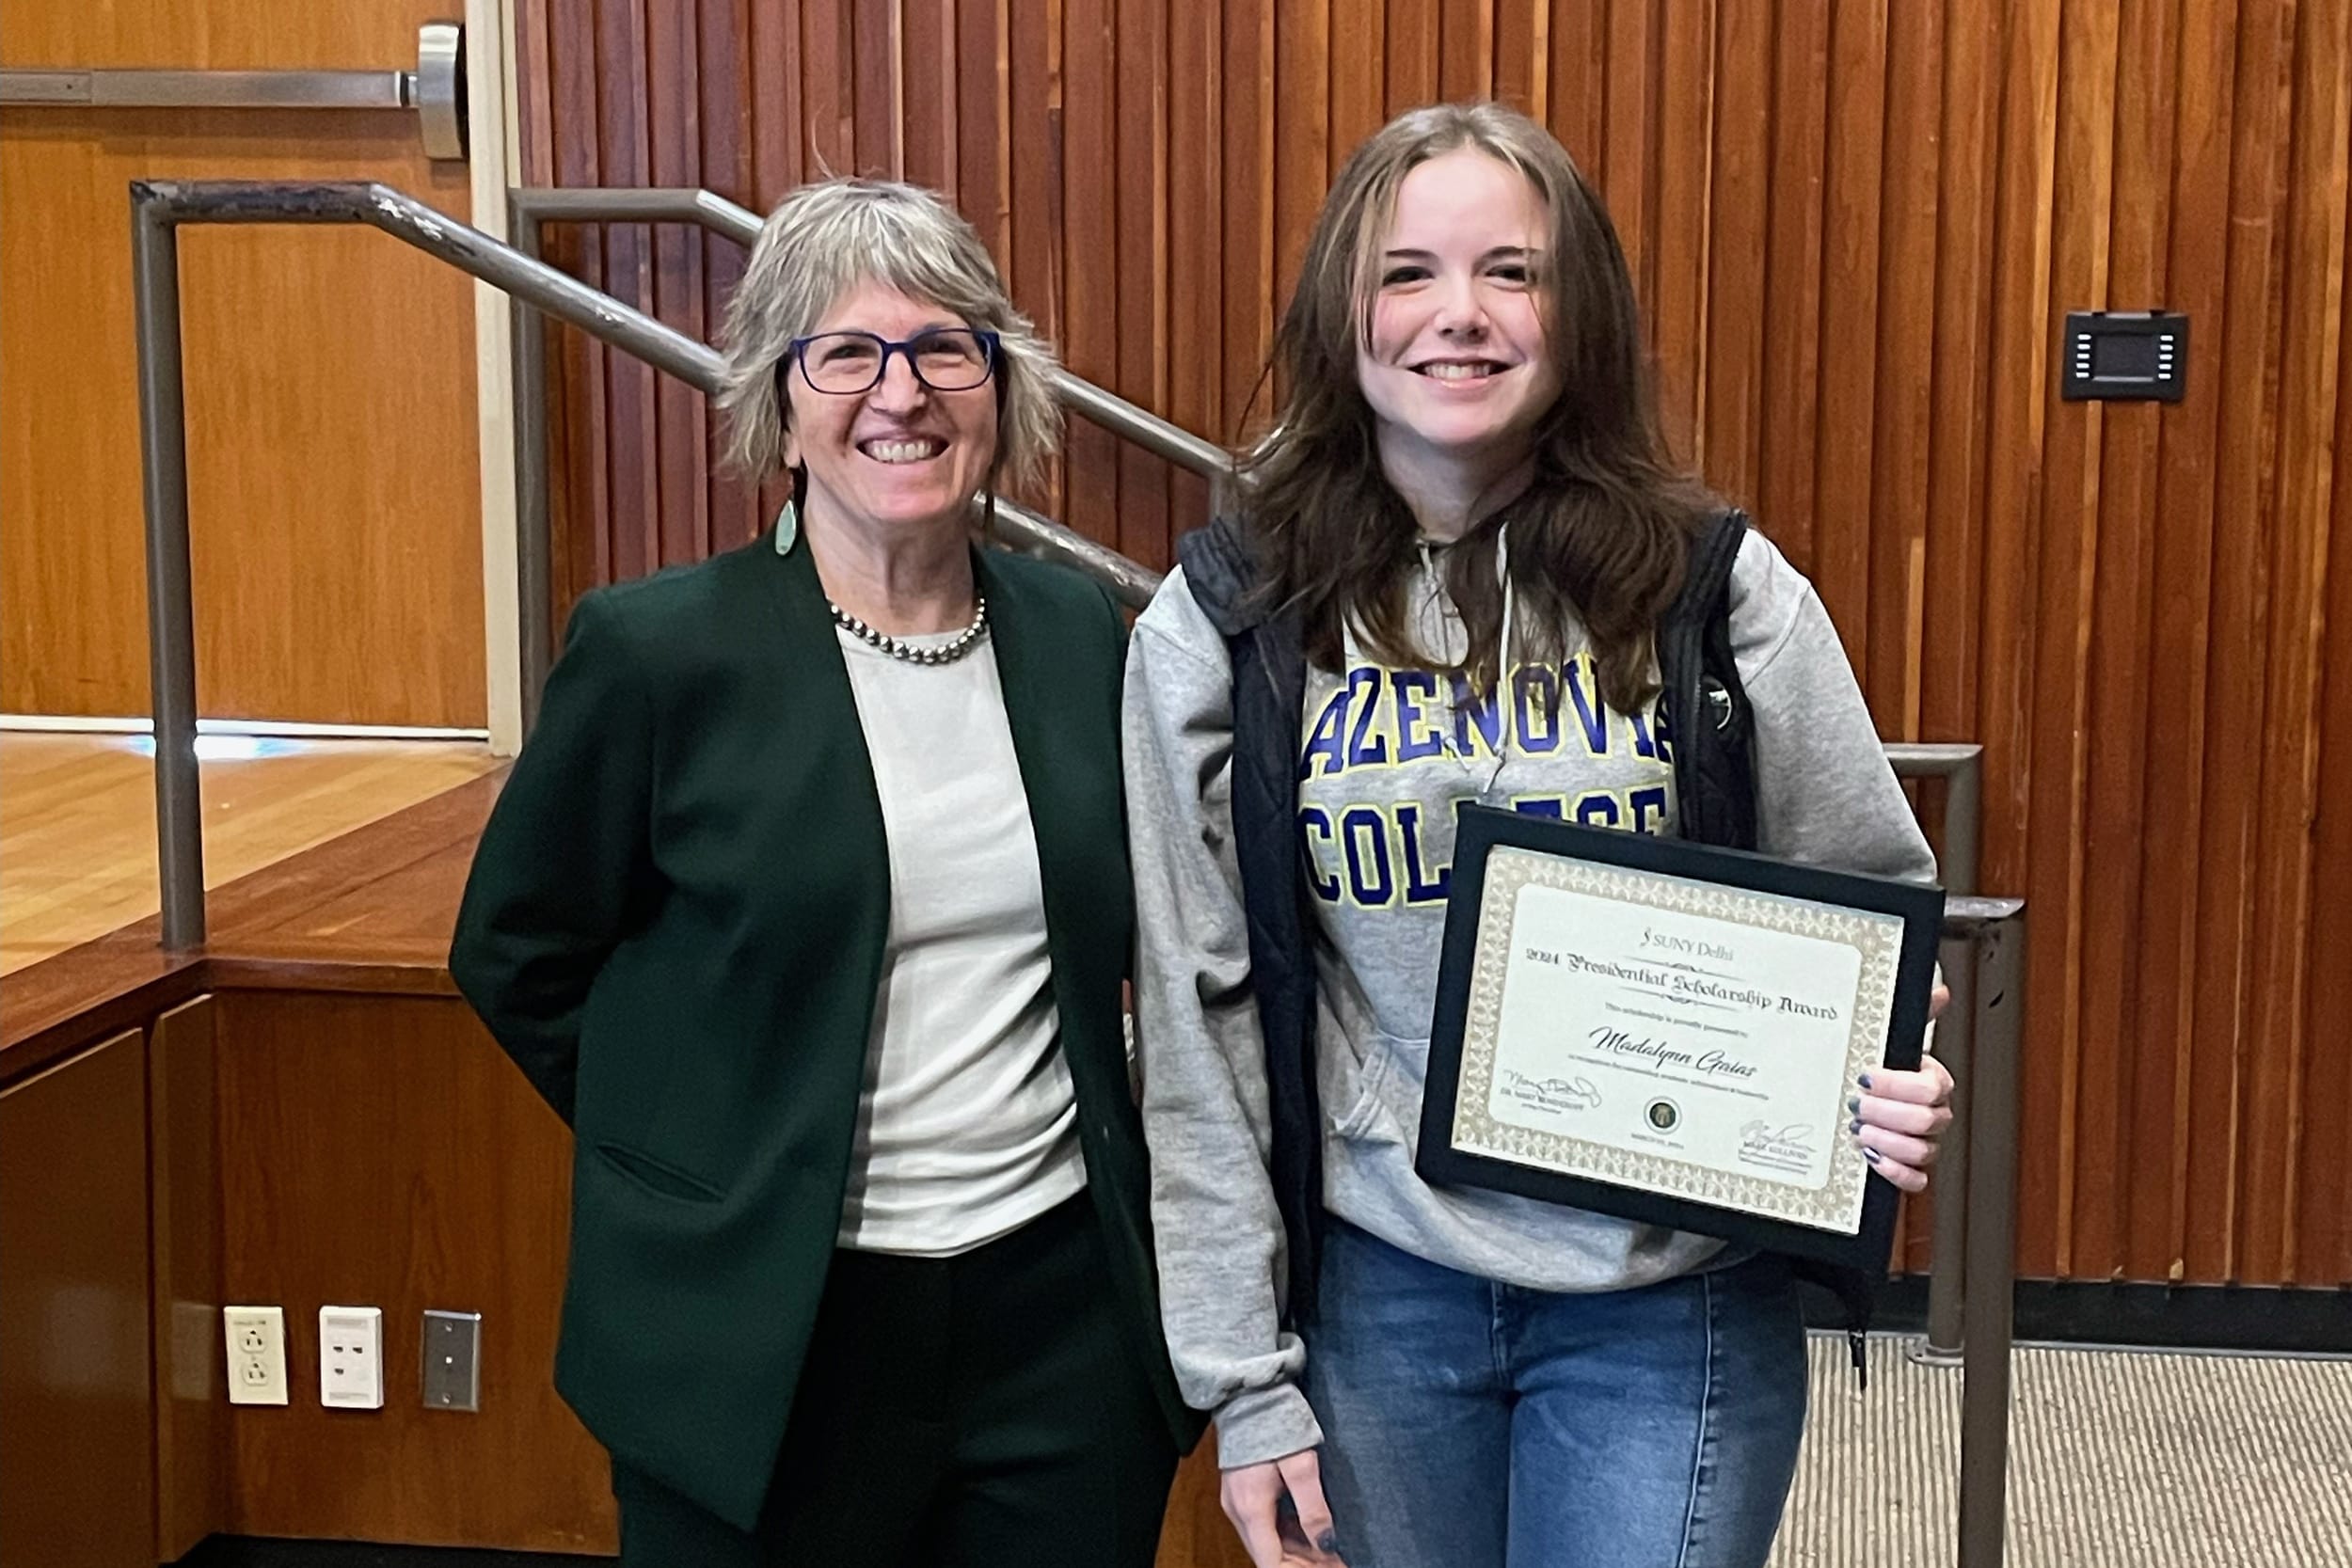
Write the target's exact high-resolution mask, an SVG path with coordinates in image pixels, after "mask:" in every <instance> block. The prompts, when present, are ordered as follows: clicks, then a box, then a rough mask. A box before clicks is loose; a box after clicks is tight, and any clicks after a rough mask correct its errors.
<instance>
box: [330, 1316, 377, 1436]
mask: <svg viewBox="0 0 2352 1568" xmlns="http://www.w3.org/2000/svg"><path fill="white" fill-rule="evenodd" d="M319 1403H321V1404H325V1405H331V1406H333V1407H334V1408H336V1409H338V1410H381V1409H383V1408H384V1312H383V1309H382V1308H381V1307H320V1308H319Z"/></svg>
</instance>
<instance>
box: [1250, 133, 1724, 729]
mask: <svg viewBox="0 0 2352 1568" xmlns="http://www.w3.org/2000/svg"><path fill="white" fill-rule="evenodd" d="M1461 148H1470V149H1474V150H1478V151H1481V152H1484V153H1486V154H1487V155H1488V156H1490V157H1492V158H1494V159H1496V160H1497V161H1498V162H1500V163H1502V164H1503V165H1504V166H1508V167H1510V168H1513V169H1516V170H1518V172H1519V173H1520V174H1521V175H1523V176H1525V177H1526V179H1527V181H1528V182H1529V183H1530V184H1532V185H1533V186H1534V189H1535V194H1536V196H1537V198H1539V200H1540V201H1541V202H1542V204H1543V208H1544V212H1545V215H1546V224H1547V228H1548V233H1547V237H1546V240H1545V244H1544V255H1543V257H1542V259H1541V261H1540V262H1539V264H1538V266H1537V268H1536V277H1535V286H1536V288H1537V290H1538V303H1539V309H1540V312H1541V316H1542V320H1543V324H1544V344H1545V352H1546V353H1547V354H1549V356H1551V359H1552V362H1553V364H1554V366H1555V367H1556V368H1557V370H1558V372H1559V373H1560V380H1561V392H1560V396H1559V398H1558V400H1557V401H1556V402H1555V403H1554V404H1552V406H1551V407H1550V408H1549V410H1548V411H1547V412H1546V413H1545V414H1544V416H1543V418H1542V420H1541V421H1540V423H1539V424H1538V425H1537V427H1536V429H1535V431H1534V436H1533V445H1534V450H1533V453H1532V456H1533V465H1534V478H1533V480H1532V482H1531V483H1529V485H1528V487H1527V489H1526V491H1525V492H1524V493H1523V494H1522V495H1520V496H1519V497H1518V499H1514V500H1512V501H1510V502H1509V503H1508V504H1507V506H1505V507H1504V508H1502V510H1501V511H1499V512H1497V513H1494V514H1491V515H1487V516H1486V517H1483V518H1479V519H1477V520H1476V521H1475V522H1474V523H1473V524H1472V526H1471V528H1470V530H1469V531H1468V532H1466V533H1465V534H1464V535H1463V537H1462V539H1461V541H1460V542H1459V543H1458V544H1457V545H1456V546H1454V547H1453V548H1452V549H1450V550H1448V551H1447V552H1446V555H1445V558H1444V560H1445V564H1444V570H1445V576H1446V588H1447V590H1448V592H1449V593H1450V594H1451V595H1452V597H1453V600H1454V605H1455V606H1456V607H1457V609H1458V610H1459V611H1460V613H1461V616H1462V619H1463V623H1464V625H1465V626H1466V627H1467V628H1468V630H1469V632H1470V649H1469V656H1468V658H1467V660H1466V664H1467V668H1468V671H1469V673H1470V678H1471V680H1472V681H1473V683H1475V685H1476V686H1477V687H1479V688H1480V689H1485V688H1486V686H1487V685H1488V684H1489V683H1491V682H1493V681H1494V680H1495V679H1496V678H1497V675H1498V671H1499V667H1500V665H1501V663H1502V651H1501V649H1500V647H1499V644H1500V642H1501V641H1502V629H1501V622H1502V590H1501V588H1500V587H1499V585H1498V584H1497V582H1496V573H1495V549H1496V532H1497V529H1498V525H1499V524H1500V523H1501V522H1502V519H1503V518H1504V517H1505V516H1507V517H1508V518H1509V520H1510V523H1511V535H1510V552H1509V554H1510V573H1511V582H1512V586H1513V588H1514V590H1515V591H1516V594H1517V596H1518V604H1519V606H1520V610H1519V613H1518V615H1517V616H1515V630H1516V629H1517V627H1518V626H1524V627H1525V630H1526V639H1527V644H1528V645H1529V646H1531V647H1532V648H1533V649H1534V650H1535V651H1537V652H1538V653H1539V654H1541V655H1542V656H1544V657H1553V658H1556V657H1560V656H1561V655H1562V654H1563V652H1564V651H1565V650H1563V649H1562V648H1561V646H1560V642H1561V635H1562V628H1563V626H1564V624H1565V616H1566V615H1567V614H1570V613H1573V614H1574V615H1575V616H1576V617H1577V618H1578V619H1579V620H1581V622H1582V623H1583V625H1584V628H1585V631H1586V633H1587V635H1588V636H1589V637H1590V639H1591V641H1592V647H1593V655H1594V664H1595V668H1596V673H1597V675H1598V676H1599V686H1600V690H1601V694H1602V696H1603V697H1604V698H1605V699H1606V700H1607V701H1608V703H1609V704H1610V705H1611V706H1613V707H1614V708H1616V709H1617V710H1618V711H1620V712H1630V711H1633V710H1635V709H1637V708H1638V707H1639V706H1641V705H1643V704H1644V703H1645V702H1646V701H1647V700H1648V699H1649V697H1650V696H1651V694H1652V693H1653V692H1655V690H1656V689H1657V676H1656V673H1655V665H1656V657H1655V652H1654V641H1655V634H1656V630H1657V626H1658V622H1659V619H1660V617H1661V616H1662V615H1663V614H1664V612H1665V611H1666V610H1667V608H1668V607H1669V606H1670V605H1671V604H1672V602H1673V599H1674V595H1675V594H1676V593H1677V591H1678V590H1679V589H1680V587H1681V584H1682V578H1683V574H1684V571H1685V569H1686V564H1687V561H1688V557H1689V553H1690V539H1691V533H1692V528H1693V526H1694V525H1695V524H1696V523H1697V522H1698V521H1699V520H1700V519H1701V518H1702V517H1703V516H1704V515H1706V514H1707V513H1708V511H1709V510H1710V509H1711V507H1712V506H1713V504H1714V503H1713V501H1712V500H1711V499H1710V498H1709V497H1708V495H1707V493H1706V491H1705V490H1704V489H1703V488H1702V487H1701V486H1700V485H1699V484H1698V483H1696V482H1695V481H1694V480H1692V478H1691V477H1690V476H1689V475H1688V474H1686V473H1685V472H1683V471H1682V470H1681V469H1680V468H1678V467H1677V466H1676V465H1675V463H1674V461H1673V460H1672V458H1671V457H1670V456H1669V455H1668V453H1667V451H1666V444H1665V439H1664V437H1663V436H1662V435H1661V432H1660V429H1659V423H1658V414H1657V405H1656V403H1655V400H1654V396H1653V394H1652V392H1651V389H1650V386H1649V377H1648V375H1647V373H1646V370H1645V364H1644V358H1643V348H1642V335H1641V323H1640V320H1639V317H1638V315H1637V314H1636V311H1635V307H1634V299H1633V282H1632V278H1631V277H1630V276H1629V274H1628V272H1627V269H1626V263H1625V252H1624V250H1623V249H1622V247H1620V246H1619V245H1618V243H1617V231H1616V229H1615V227H1614V225H1613V224H1612V223H1611V222H1610V221H1609V214H1608V212H1607V211H1606V210H1605V209H1604V208H1603V207H1602V206H1601V203H1600V198H1598V197H1597V195H1595V194H1594V192H1593V189H1592V187H1591V186H1590V185H1589V184H1587V183H1586V182H1585V180H1584V176H1583V175H1582V174H1581V172H1579V171H1578V169H1577V166H1576V164H1575V162H1574V161H1573V160H1572V159H1570V158H1569V156H1568V153H1567V150H1566V149H1565V148H1564V147H1562V146H1561V145H1560V144H1559V143H1558V142H1557V141H1555V140H1553V139H1552V137H1551V136H1550V135H1549V133H1547V132H1546V131H1545V130H1544V129H1543V128H1542V127H1541V126H1539V125H1537V124H1535V123H1534V121H1533V120H1531V119H1527V118H1526V117H1525V116H1523V115H1520V114H1518V113H1516V112H1514V111H1513V110H1510V109H1507V108H1504V107H1502V105H1500V104H1496V103H1443V104H1437V105H1433V106H1431V107H1428V108H1422V109H1415V110H1412V111H1411V112H1410V113H1407V114H1405V115H1401V116H1399V117H1398V118H1396V119H1392V120H1391V121H1390V122H1389V123H1388V124H1387V125H1385V126H1383V127H1382V128H1381V129H1380V130H1379V131H1377V132H1375V133H1374V134H1373V135H1372V136H1371V137H1370V138H1368V139H1367V140H1366V141H1364V142H1363V144H1362V145H1360V146H1359V147H1358V148H1357V149H1356V150H1355V151H1354V152H1353V153H1351V154H1350V155H1349V157H1348V160H1347V163H1346V166H1344V167H1343V168H1342V169H1341V170H1340V174H1339V178H1338V180H1337V181H1336V182H1333V184H1332V187H1331V193H1330V195H1329V197H1327V198H1326V199H1325V201H1324V204H1323V212H1322V214H1321V215H1320V216H1319V217H1317V219H1316V220H1315V228H1314V232H1313V235H1312V236H1311V238H1310V239H1309V241H1308V244H1307V251H1306V256H1305V259H1304V263H1303V265H1302V268H1301V271H1300V274H1299V279H1298V287H1297V290H1296V292H1295V293H1293V294H1292V296H1291V303H1290V308H1289V309H1288V310H1287V311H1285V312H1284V314H1283V317H1282V324H1281V326H1280V328H1279V330H1278V332H1277V334H1276V337H1275V344H1274V363H1275V368H1276V369H1277V370H1278V371H1279V372H1280V377H1281V380H1282V382H1283V383H1284V384H1285V385H1286V386H1287V387H1288V388H1289V392H1288V395H1287V398H1286V399H1285V402H1284V404H1283V406H1282V407H1281V409H1280V411H1279V418H1278V420H1277V421H1276V424H1275V428H1274V429H1273V431H1272V432H1271V433H1270V434H1269V435H1268V436H1266V437H1265V438H1264V439H1263V440H1262V441H1260V442H1259V443H1258V444H1257V446H1256V447H1255V448H1253V449H1252V450H1251V451H1248V452H1247V453H1246V454H1244V455H1243V457H1242V458H1241V459H1240V467H1241V471H1242V473H1243V474H1244V476H1245V477H1247V478H1248V480H1249V481H1250V482H1251V483H1249V484H1248V486H1247V487H1246V488H1247V490H1248V499H1247V501H1246V502H1245V506H1246V513H1245V516H1246V520H1247V522H1248V531H1249V534H1250V538H1251V542H1252V544H1253V546H1254V548H1255V553H1256V556H1257V560H1258V564H1259V569H1260V571H1261V573H1262V574H1263V576H1262V581H1261V587H1260V590H1259V591H1260V593H1261V594H1262V595H1263V602H1264V603H1266V604H1267V605H1269V606H1282V607H1290V606H1295V607H1296V608H1297V609H1298V610H1300V612H1301V615H1302V618H1303V620H1304V623H1305V627H1306V637H1307V655H1308V657H1310V658H1311V659H1312V660H1313V661H1314V662H1315V663H1316V664H1317V665H1319V666H1321V667H1323V668H1325V669H1338V668H1340V667H1341V666H1342V664H1343V662H1344V653H1343V645H1344V644H1343V637H1344V631H1345V628H1346V626H1348V624H1350V623H1351V622H1352V623H1353V624H1354V626H1356V628H1357V629H1358V631H1359V634H1360V635H1361V636H1362V637H1363V639H1364V641H1365V643H1366V646H1367V648H1368V649H1369V651H1370V652H1371V653H1372V654H1373V656H1374V657H1377V658H1379V659H1381V660H1383V661H1384V662H1387V663H1390V664H1392V665H1417V666H1424V667H1425V666H1431V665H1434V664H1436V663H1438V657H1435V656H1433V655H1432V654H1431V653H1429V652H1428V651H1426V650H1424V649H1422V648H1421V647H1420V646H1419V641H1418V639H1417V638H1416V637H1415V635H1414V631H1413V623H1412V617H1411V615H1410V613H1409V612H1408V610H1407V607H1406V587H1407V583H1408V579H1409V578H1410V576H1411V572H1412V568H1413V564H1414V560H1415V540H1416V538H1417V537H1418V534H1419V530H1418V527H1417V525H1416V524H1415V523H1414V520H1413V515H1412V513H1411V512H1410V510H1409V509H1408V508H1407V507H1406V503H1405V500H1404V499H1403V498H1402V497H1401V496H1399V495H1398V494H1397V493H1396V491H1395V489H1394V488H1393V487H1392V486H1391V484H1390V483H1389V482H1388V479H1387V477H1386V476H1385V475H1384V474H1383V473H1382V471H1381V467H1380V455H1379V450H1378V446H1377V442H1376V439H1375V423H1374V419H1373V413H1372V408H1371V406H1370V404H1367V403H1366V402H1365V401H1364V395H1363V391H1362V388H1361V387H1360V385H1359V381H1358V379H1357V360H1356V356H1357V350H1358V348H1359V344H1363V343H1365V342H1368V341H1369V340H1370V333H1371V320H1372V302H1373V294H1374V292H1375V287H1376V285H1377V279H1378V277H1379V276H1380V274H1379V271H1378V266H1379V257H1380V254H1381V251H1382V248H1383V246H1384V245H1386V243H1387V239H1388V234H1389V230H1390V226H1391V221H1392V219H1393V217H1394V214H1395V210H1396V196H1397V189H1398V187H1399V186H1400V185H1402V184H1403V183H1404V181H1405V177H1406V174H1408V173H1409V172H1411V170H1412V169H1413V168H1414V167H1416V166H1419V165H1421V164H1423V163H1426V162H1427V161H1429V160H1430V159H1432V158H1435V157H1438V156H1440V155H1442V154H1444V153H1447V152H1452V151H1454V150H1457V149H1461ZM1514 641H1518V639H1517V638H1516V637H1515V639H1514Z"/></svg>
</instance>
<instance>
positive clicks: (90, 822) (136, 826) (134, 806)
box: [0, 730, 499, 974]
mask: <svg viewBox="0 0 2352 1568" xmlns="http://www.w3.org/2000/svg"><path fill="white" fill-rule="evenodd" d="M204 747H205V749H207V750H215V749H217V750H219V751H221V752H226V753H229V754H224V755H217V756H206V757H204V758H202V759H201V760H200V761H199V764H198V768H199V771H200V773H201V776H202V780H203V801H204V869H205V879H206V881H207V882H208V883H209V884H210V885H211V886H213V887H215V888H219V887H223V886H226V885H227V884H228V883H230V882H232V881H235V880H236V879H238V878H240V877H243V876H246V875H247V874H248V873H250V872H254V871H258V870H260V869H261V868H262V867H263V866H265V865H269V864H272V863H276V862H278V861H281V860H283V859H285V858H286V857H287V856H289V855H293V854H296V853H299V852H300V851H302V850H304V849H308V848H310V847H313V846H315V845H320V844H325V843H326V842H327V841H328V840H330V839H334V838H338V837H340V836H342V834H344V833H347V832H351V831H353V830H354V829H356V828H359V827H362V826H364V825H366V824H367V823H370V822H373V821H376V820H378V819H380V818H383V817H387V816H391V815H393V814H394V813H395V812H399V811H403V810H405V809H406V808H407V807H409V806H412V805H415V804H417V803H418V802H419V801H421V800H430V799H432V798H433V797H434V796H436V795H438V794H440V793H441V792H442V791H444V790H447V789H451V788H453V787H454V786H456V785H458V784H464V783H465V782H466V781H467V780H469V779H474V778H479V777H481V776H482V775H483V774H485V773H487V772H490V771H491V770H493V769H494V768H497V767H498V766H499V763H498V759H497V758H495V757H493V756H491V755H490V751H489V748H488V747H487V746H486V745H485V744H483V743H481V742H478V741H442V740H277V739H253V740H246V739H243V738H241V737H233V736H206V737H205V741H204ZM157 908H158V901H157V895H156V886H155V768H154V763H153V762H152V761H151V758H150V755H149V748H148V741H147V739H146V737H145V736H121V735H64V734H46V733H40V732H33V731H24V730H8V731H0V974H11V973H13V972H15V971H17V970H20V969H23V968H24V967H25V966H26V965H28V964H32V963H37V962H39V961H40V960H41V959H43V958H50V957H52V956H54V955H56V954H57V953H61V952H64V951H65V950H66V949H67V948H69V947H72V946H74V945H76V944H77V943H80V942H88V941H90V940H91V939H93V938H95V937H101V936H103V935H105V934H106V933H107V932H109V931H112V930H116V929H118V928H119V927H124V926H128V925H130V924H131V923H132V922H134V921H135V920H138V919H140V918H141V917H143V916H146V915H151V914H153V913H154V912H155V911H156V909H157Z"/></svg>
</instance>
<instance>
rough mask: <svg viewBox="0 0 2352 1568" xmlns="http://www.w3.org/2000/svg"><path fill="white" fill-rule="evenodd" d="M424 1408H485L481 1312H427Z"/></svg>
mask: <svg viewBox="0 0 2352 1568" xmlns="http://www.w3.org/2000/svg"><path fill="white" fill-rule="evenodd" d="M424 1407H425V1408H426V1409H427V1410H479V1409H481V1408H482V1314H481V1313H479V1312H442V1311H437V1310H434V1309H432V1308H427V1309H426V1311H425V1314H424Z"/></svg>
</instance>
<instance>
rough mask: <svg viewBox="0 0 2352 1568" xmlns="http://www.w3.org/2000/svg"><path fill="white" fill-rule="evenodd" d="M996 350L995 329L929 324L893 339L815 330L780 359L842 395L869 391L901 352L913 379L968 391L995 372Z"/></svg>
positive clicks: (809, 380) (940, 388) (939, 389)
mask: <svg viewBox="0 0 2352 1568" xmlns="http://www.w3.org/2000/svg"><path fill="white" fill-rule="evenodd" d="M996 348H997V339H996V334H995V333H993V332H982V331H978V330H977V329H975V328H973V327H969V326H935V327H932V328H931V329H930V330H929V331H926V332H917V333H916V334H915V335H914V337H912V338H908V339H906V340H904V341H899V342H892V341H890V340H889V339H887V338H878V337H876V336H875V335H874V334H873V333H871V332H820V333H818V334H817V335H816V336H815V337H813V338H795V339H793V340H792V342H791V346H790V347H788V348H787V349H786V350H785V359H786V361H787V363H790V362H792V361H795V360H797V361H799V363H800V367H801V378H802V379H803V380H804V381H806V382H807V383H808V384H809V386H810V387H812V388H815V389H817V390H818V391H820V392H831V393H834V394H835V395H837V396H842V397H850V396H854V395H855V394H857V393H859V392H866V391H871V390H872V389H873V388H875V387H876V386H878V385H879V384H880V383H881V381H882V374H883V372H885V371H887V370H888V369H889V368H890V356H892V355H894V354H903V355H905V356H906V360H907V366H908V368H909V369H911V370H912V371H914V379H915V380H917V381H919V382H921V383H922V384H923V385H924V386H926V387H928V388H930V389H931V390H932V391H934V392H968V391H970V390H971V389H972V388H975V387H978V386H982V385H984V384H985V383H986V382H987V380H988V378H989V377H990V376H992V375H993V374H994V373H995V372H996ZM779 373H781V370H779Z"/></svg>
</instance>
